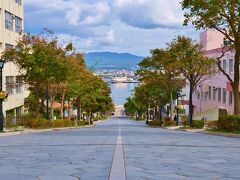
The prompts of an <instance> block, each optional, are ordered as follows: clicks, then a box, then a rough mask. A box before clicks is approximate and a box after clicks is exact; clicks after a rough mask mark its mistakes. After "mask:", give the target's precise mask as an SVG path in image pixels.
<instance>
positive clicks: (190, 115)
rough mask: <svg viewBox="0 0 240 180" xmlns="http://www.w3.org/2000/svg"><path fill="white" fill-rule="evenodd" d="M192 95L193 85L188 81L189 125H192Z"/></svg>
mask: <svg viewBox="0 0 240 180" xmlns="http://www.w3.org/2000/svg"><path fill="white" fill-rule="evenodd" d="M192 95H193V87H192V85H191V82H190V92H189V115H188V123H189V126H190V127H192V118H193V104H192Z"/></svg>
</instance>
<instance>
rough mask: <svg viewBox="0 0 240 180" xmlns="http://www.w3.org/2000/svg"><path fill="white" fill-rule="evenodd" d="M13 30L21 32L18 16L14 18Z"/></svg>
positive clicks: (20, 21) (20, 22)
mask: <svg viewBox="0 0 240 180" xmlns="http://www.w3.org/2000/svg"><path fill="white" fill-rule="evenodd" d="M15 31H16V32H18V33H21V32H22V19H21V18H19V17H16V18H15Z"/></svg>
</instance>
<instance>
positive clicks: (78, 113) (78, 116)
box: [77, 103, 81, 120]
mask: <svg viewBox="0 0 240 180" xmlns="http://www.w3.org/2000/svg"><path fill="white" fill-rule="evenodd" d="M80 111H81V108H80V103H79V104H78V107H77V119H78V120H81V114H80Z"/></svg>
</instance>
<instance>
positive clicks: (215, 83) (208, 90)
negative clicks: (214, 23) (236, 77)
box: [193, 29, 235, 120]
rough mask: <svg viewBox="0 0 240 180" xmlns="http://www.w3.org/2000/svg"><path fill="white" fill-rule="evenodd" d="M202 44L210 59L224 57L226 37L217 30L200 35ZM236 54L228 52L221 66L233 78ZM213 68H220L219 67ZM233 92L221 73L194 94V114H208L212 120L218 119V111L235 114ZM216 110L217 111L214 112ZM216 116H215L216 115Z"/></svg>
mask: <svg viewBox="0 0 240 180" xmlns="http://www.w3.org/2000/svg"><path fill="white" fill-rule="evenodd" d="M200 43H201V45H202V47H203V50H204V54H205V55H206V56H208V57H212V58H218V57H220V56H221V55H222V51H223V47H224V45H225V44H226V42H225V40H224V35H223V34H221V33H220V32H218V31H216V30H212V29H211V30H207V31H205V32H203V33H201V34H200ZM234 54H235V53H234V52H227V53H226V54H225V55H224V57H222V58H221V66H222V68H223V69H224V70H225V72H227V73H228V74H229V75H230V76H231V77H233V73H234ZM213 68H218V67H217V66H215V67H213ZM233 103H234V102H233V92H232V88H231V86H230V83H229V81H228V79H227V78H226V76H225V75H224V74H223V73H221V72H219V73H217V74H215V75H214V76H212V77H211V78H209V79H207V80H206V81H204V82H203V83H201V84H200V85H199V86H198V87H197V88H196V90H195V91H194V94H193V104H194V113H195V114H201V113H205V114H208V113H207V112H209V114H211V115H209V116H211V117H209V118H210V119H215V120H216V118H217V116H218V115H217V109H219V108H220V109H226V110H227V112H228V113H233ZM214 109H215V110H216V111H214ZM214 114H215V115H214Z"/></svg>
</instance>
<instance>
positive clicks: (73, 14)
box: [65, 7, 81, 25]
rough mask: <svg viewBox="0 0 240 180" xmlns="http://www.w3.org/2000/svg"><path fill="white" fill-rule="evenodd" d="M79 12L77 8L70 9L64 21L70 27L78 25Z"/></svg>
mask: <svg viewBox="0 0 240 180" xmlns="http://www.w3.org/2000/svg"><path fill="white" fill-rule="evenodd" d="M80 15H81V10H80V8H78V7H74V8H72V9H71V10H70V11H68V12H67V13H66V15H65V20H66V21H67V22H68V24H70V25H78V24H79V21H80Z"/></svg>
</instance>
